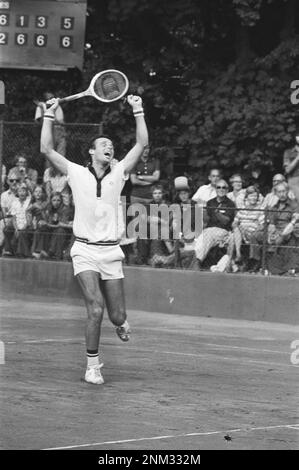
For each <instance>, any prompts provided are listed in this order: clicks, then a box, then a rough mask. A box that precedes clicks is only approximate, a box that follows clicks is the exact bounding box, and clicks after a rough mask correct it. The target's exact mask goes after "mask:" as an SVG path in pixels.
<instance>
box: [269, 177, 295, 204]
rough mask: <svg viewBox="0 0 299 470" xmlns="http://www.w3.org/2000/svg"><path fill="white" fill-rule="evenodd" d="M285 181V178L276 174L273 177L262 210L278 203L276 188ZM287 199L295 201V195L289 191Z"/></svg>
mask: <svg viewBox="0 0 299 470" xmlns="http://www.w3.org/2000/svg"><path fill="white" fill-rule="evenodd" d="M285 181H286V179H285V177H284V176H283V175H282V174H280V173H277V174H276V175H274V176H273V180H272V184H273V186H272V190H271V192H270V193H268V194H266V196H265V198H264V200H263V203H262V206H261V207H262V209H271V208H272V207H273V206H275V204H277V203H278V197H277V194H276V187H277V185H278V184H279V183H285ZM289 198H290V199H295V195H294V193H293V192H292V191H291V190H289Z"/></svg>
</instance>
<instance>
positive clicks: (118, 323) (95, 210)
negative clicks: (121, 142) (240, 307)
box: [41, 95, 148, 385]
mask: <svg viewBox="0 0 299 470" xmlns="http://www.w3.org/2000/svg"><path fill="white" fill-rule="evenodd" d="M127 101H128V103H129V105H130V106H131V107H132V110H133V115H134V118H135V121H136V142H135V145H134V146H133V147H132V149H131V150H130V151H129V152H128V154H127V155H126V156H125V157H124V159H123V160H121V161H120V162H118V163H117V164H115V165H111V166H110V163H111V162H112V159H113V156H114V148H113V143H112V142H111V140H110V139H109V138H108V137H105V136H98V137H96V138H95V139H93V141H92V142H91V145H90V149H89V154H90V157H91V161H90V164H89V165H88V166H87V167H83V166H81V165H77V164H76V163H72V162H70V161H68V160H67V159H66V158H65V157H63V156H62V155H60V154H59V153H58V152H56V151H55V150H54V147H53V123H54V116H55V110H56V108H57V106H58V105H59V101H58V99H56V98H54V99H51V100H49V101H48V106H49V105H50V107H49V108H48V109H45V114H44V121H43V126H42V131H41V152H42V153H43V154H44V155H45V156H46V157H47V158H48V160H50V162H51V163H52V164H53V165H54V166H55V167H56V168H57V169H58V170H59V171H60V172H61V173H63V174H65V175H67V177H68V182H69V185H70V187H71V189H72V193H73V199H74V204H75V217H74V223H73V231H74V235H75V242H74V244H73V247H72V249H71V257H72V261H73V268H74V274H75V276H76V277H77V279H78V281H79V284H80V286H81V289H82V292H83V296H84V300H85V304H86V309H87V325H86V350H87V369H86V373H85V380H86V382H90V383H92V384H97V385H99V384H103V383H104V379H103V376H102V374H101V368H102V366H103V363H102V361H101V360H100V359H99V343H100V333H101V324H102V319H103V312H104V301H105V303H106V307H107V311H108V315H109V318H110V320H111V322H112V323H113V325H114V326H115V328H116V333H117V335H118V336H119V338H120V339H121V340H122V341H128V340H129V338H130V333H131V331H130V326H129V323H128V321H127V314H126V309H125V299H124V288H123V277H124V275H123V270H122V260H123V258H124V254H123V252H122V250H121V248H120V246H119V234H118V214H119V203H120V194H121V190H122V188H123V185H124V182H125V179H126V177H127V175H128V174H129V173H130V171H131V170H132V169H133V168H134V167H135V165H136V163H137V162H138V160H139V158H140V157H141V155H142V153H143V150H144V147H145V146H146V145H148V132H147V127H146V123H145V120H144V112H143V108H142V100H141V98H140V97H139V96H134V95H129V96H128V97H127Z"/></svg>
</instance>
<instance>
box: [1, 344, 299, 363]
mask: <svg viewBox="0 0 299 470" xmlns="http://www.w3.org/2000/svg"><path fill="white" fill-rule="evenodd" d="M104 339H105V338H104ZM64 342H78V343H80V344H84V341H83V340H82V338H65V339H63V338H61V339H43V340H26V341H23V342H17V341H15V342H13V341H10V342H6V344H43V343H64ZM202 344H207V343H202ZM208 344H210V345H211V344H213V343H208ZM213 345H214V346H217V349H219V348H221V347H222V345H221V344H219V345H217V344H213ZM104 346H105V347H113V348H115V349H118V348H122V349H123V348H124V346H123V345H117V344H111V343H110V344H107V343H106V344H105V343H104ZM228 347H229V345H228ZM236 348H238V349H240V350H242V347H238V346H233V349H236ZM126 349H127V350H129V351H139V352H144V353H150V354H170V355H175V356H185V357H194V358H203V357H206V358H213V359H215V360H217V361H218V360H219V357H216V356H215V354H213V353H208V352H202V353H197V354H195V353H183V352H179V351H164V350H159V349H141V348H136V347H132V346H126ZM251 350H252V351H254V352H258V353H262V352H264V351H263V350H262V349H251ZM269 352H271V353H272V352H273V351H271V350H269ZM276 352H277V353H280V354H288V355H291V351H290V352H286V351H276ZM221 360H226V361H232V362H236V361H237V362H245V363H250V364H260V365H265V366H271V365H274V366H276V367H292V368H296V367H297V368H298V367H299V365H295V364H291V363H278V362H272V361H258V360H254V359H246V358H240V357H228V356H223V355H222V356H221Z"/></svg>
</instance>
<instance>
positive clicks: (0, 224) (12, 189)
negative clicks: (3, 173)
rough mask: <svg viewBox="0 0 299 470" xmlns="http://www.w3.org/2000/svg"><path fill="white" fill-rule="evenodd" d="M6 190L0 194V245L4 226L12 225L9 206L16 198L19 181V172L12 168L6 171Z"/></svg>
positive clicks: (1, 244) (2, 239)
mask: <svg viewBox="0 0 299 470" xmlns="http://www.w3.org/2000/svg"><path fill="white" fill-rule="evenodd" d="M7 183H8V190H7V191H4V192H3V193H2V194H1V196H0V206H1V220H0V247H2V246H3V243H4V228H5V227H6V226H9V225H12V218H11V215H10V211H11V207H12V204H13V202H14V201H17V200H18V197H17V191H18V185H19V183H20V178H19V173H18V172H17V171H14V170H10V171H9V172H8V177H7Z"/></svg>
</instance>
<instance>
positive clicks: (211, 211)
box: [195, 179, 236, 265]
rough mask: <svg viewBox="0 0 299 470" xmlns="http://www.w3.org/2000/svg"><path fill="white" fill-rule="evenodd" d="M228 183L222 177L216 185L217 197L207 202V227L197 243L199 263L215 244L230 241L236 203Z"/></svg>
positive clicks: (223, 243)
mask: <svg viewBox="0 0 299 470" xmlns="http://www.w3.org/2000/svg"><path fill="white" fill-rule="evenodd" d="M227 192H228V184H227V182H226V181H225V180H223V179H220V180H218V182H217V185H216V194H217V195H216V197H215V198H213V199H210V200H209V201H208V202H207V207H206V220H207V224H206V228H205V229H204V230H203V232H202V233H201V234H200V236H199V237H198V238H197V240H196V243H195V252H196V258H197V259H198V261H199V264H200V265H201V263H202V262H203V261H204V260H205V258H206V257H207V255H208V253H209V251H210V249H211V248H213V247H214V246H219V245H220V246H224V245H226V244H227V243H228V241H229V236H230V233H231V229H232V222H233V220H234V217H235V212H236V205H235V203H234V202H233V201H231V200H230V199H229V198H228V197H227Z"/></svg>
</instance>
